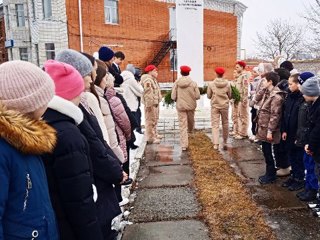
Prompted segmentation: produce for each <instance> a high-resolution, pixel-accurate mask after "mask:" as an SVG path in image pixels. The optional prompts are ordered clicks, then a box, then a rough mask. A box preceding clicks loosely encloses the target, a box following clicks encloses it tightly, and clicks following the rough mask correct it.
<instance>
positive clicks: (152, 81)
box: [141, 65, 162, 144]
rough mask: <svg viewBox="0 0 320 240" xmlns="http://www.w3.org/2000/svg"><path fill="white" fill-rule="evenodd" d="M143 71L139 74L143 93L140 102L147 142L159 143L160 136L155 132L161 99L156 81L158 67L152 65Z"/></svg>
mask: <svg viewBox="0 0 320 240" xmlns="http://www.w3.org/2000/svg"><path fill="white" fill-rule="evenodd" d="M144 71H145V73H146V74H143V75H142V76H141V85H142V86H143V89H144V93H143V97H142V103H143V104H144V112H145V128H146V138H147V143H149V144H151V143H155V144H158V143H160V138H161V137H162V136H160V135H158V134H157V124H158V120H159V103H160V101H161V98H162V97H161V92H160V86H159V83H158V82H157V77H158V69H157V68H156V66H154V65H149V66H147V67H146V68H145V70H144Z"/></svg>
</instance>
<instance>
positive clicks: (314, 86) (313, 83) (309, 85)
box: [301, 76, 320, 97]
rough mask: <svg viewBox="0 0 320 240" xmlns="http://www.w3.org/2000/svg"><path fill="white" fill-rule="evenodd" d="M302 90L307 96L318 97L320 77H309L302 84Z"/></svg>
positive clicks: (319, 94) (319, 93)
mask: <svg viewBox="0 0 320 240" xmlns="http://www.w3.org/2000/svg"><path fill="white" fill-rule="evenodd" d="M301 92H302V94H303V95H305V96H309V97H317V96H320V86H319V78H318V77H317V76H314V77H311V78H308V79H307V81H305V82H304V83H303V84H302V85H301Z"/></svg>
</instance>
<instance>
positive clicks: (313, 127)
mask: <svg viewBox="0 0 320 240" xmlns="http://www.w3.org/2000/svg"><path fill="white" fill-rule="evenodd" d="M308 128H309V134H308V142H307V144H308V145H309V150H310V151H311V152H312V153H313V159H314V160H315V161H316V162H318V163H320V97H319V98H318V99H317V100H316V101H315V102H314V103H313V104H312V105H311V106H310V110H309V114H308Z"/></svg>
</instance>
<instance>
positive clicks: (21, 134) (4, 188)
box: [0, 107, 59, 240]
mask: <svg viewBox="0 0 320 240" xmlns="http://www.w3.org/2000/svg"><path fill="white" fill-rule="evenodd" d="M55 143H56V132H55V130H54V129H53V128H51V127H49V126H48V125H47V124H46V123H45V122H43V121H40V120H31V119H29V118H27V117H26V116H24V115H21V114H19V113H18V112H15V111H9V110H6V109H4V108H3V107H0V186H1V187H0V189H1V190H0V239H10V240H22V239H39V240H51V239H52V240H58V239H59V236H58V235H59V234H58V229H57V224H56V219H55V214H54V212H53V208H52V205H51V200H50V197H49V190H48V183H47V177H46V173H45V169H44V166H43V163H42V160H41V158H40V156H39V155H40V154H43V153H49V152H52V150H53V148H54V146H55ZM36 235H38V237H37V238H33V237H34V236H36Z"/></svg>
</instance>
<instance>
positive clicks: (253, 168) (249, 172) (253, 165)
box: [238, 159, 265, 185]
mask: <svg viewBox="0 0 320 240" xmlns="http://www.w3.org/2000/svg"><path fill="white" fill-rule="evenodd" d="M238 166H239V168H240V171H241V173H242V174H243V175H244V176H245V177H247V178H249V179H250V180H252V181H253V182H255V183H256V184H259V183H258V177H259V176H262V175H263V174H264V173H265V162H264V159H260V160H253V161H242V162H238ZM259 185H260V184H259Z"/></svg>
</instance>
